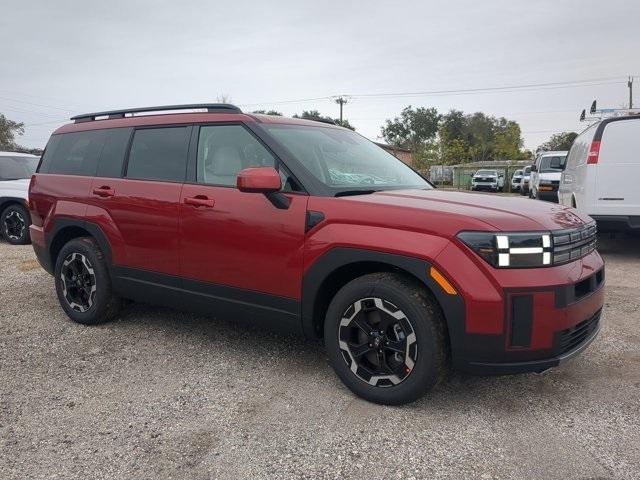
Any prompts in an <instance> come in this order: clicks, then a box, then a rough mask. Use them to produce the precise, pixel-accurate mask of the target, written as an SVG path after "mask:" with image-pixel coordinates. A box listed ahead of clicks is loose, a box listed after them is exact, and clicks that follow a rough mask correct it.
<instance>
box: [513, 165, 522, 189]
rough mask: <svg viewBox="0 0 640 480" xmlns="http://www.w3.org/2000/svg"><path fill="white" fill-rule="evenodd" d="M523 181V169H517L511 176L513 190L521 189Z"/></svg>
mask: <svg viewBox="0 0 640 480" xmlns="http://www.w3.org/2000/svg"><path fill="white" fill-rule="evenodd" d="M521 181H522V170H516V171H515V172H513V176H512V177H511V191H512V192H518V191H520V182H521Z"/></svg>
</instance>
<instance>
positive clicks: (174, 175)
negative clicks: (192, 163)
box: [127, 127, 190, 182]
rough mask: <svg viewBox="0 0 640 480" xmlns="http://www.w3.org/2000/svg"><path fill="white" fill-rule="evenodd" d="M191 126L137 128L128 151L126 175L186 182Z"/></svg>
mask: <svg viewBox="0 0 640 480" xmlns="http://www.w3.org/2000/svg"><path fill="white" fill-rule="evenodd" d="M189 131H190V127H171V128H149V129H144V130H136V132H135V134H134V136H133V142H132V144H131V152H130V153H129V163H128V165H127V177H128V178H139V179H144V180H168V181H173V182H183V181H184V178H185V172H186V166H187V145H188V141H187V139H188V134H189Z"/></svg>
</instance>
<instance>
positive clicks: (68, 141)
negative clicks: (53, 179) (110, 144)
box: [39, 130, 107, 176]
mask: <svg viewBox="0 0 640 480" xmlns="http://www.w3.org/2000/svg"><path fill="white" fill-rule="evenodd" d="M106 136H107V135H106V133H105V131H104V130H92V131H89V132H77V133H65V134H61V135H54V136H53V137H51V140H50V141H49V144H48V145H47V150H46V152H45V154H44V157H43V158H42V165H41V166H40V170H39V171H40V172H42V173H55V174H60V175H86V176H93V175H95V174H96V169H97V168H98V159H99V158H100V153H101V152H102V147H103V146H104V140H105V138H106Z"/></svg>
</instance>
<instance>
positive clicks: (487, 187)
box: [471, 183, 498, 191]
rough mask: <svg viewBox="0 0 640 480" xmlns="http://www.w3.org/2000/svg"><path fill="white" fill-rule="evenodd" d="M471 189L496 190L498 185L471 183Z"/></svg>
mask: <svg viewBox="0 0 640 480" xmlns="http://www.w3.org/2000/svg"><path fill="white" fill-rule="evenodd" d="M471 188H472V189H473V190H494V191H495V190H498V184H496V183H472V184H471Z"/></svg>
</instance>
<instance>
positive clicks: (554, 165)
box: [538, 155, 567, 173]
mask: <svg viewBox="0 0 640 480" xmlns="http://www.w3.org/2000/svg"><path fill="white" fill-rule="evenodd" d="M566 164H567V156H566V155H549V156H547V157H542V158H541V159H540V168H539V169H538V170H539V171H540V173H545V172H561V171H562V170H564V167H565V166H566Z"/></svg>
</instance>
